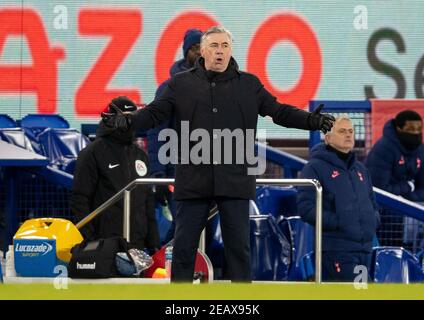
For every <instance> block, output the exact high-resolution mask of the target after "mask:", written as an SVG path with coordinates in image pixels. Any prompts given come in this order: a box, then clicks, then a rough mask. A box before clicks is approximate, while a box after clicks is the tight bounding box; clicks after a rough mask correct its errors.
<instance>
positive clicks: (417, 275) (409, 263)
mask: <svg viewBox="0 0 424 320" xmlns="http://www.w3.org/2000/svg"><path fill="white" fill-rule="evenodd" d="M370 275H371V279H372V280H373V281H374V282H377V283H413V282H423V281H424V273H423V270H422V268H421V265H420V262H419V260H418V259H417V258H416V257H415V256H414V255H412V254H411V253H410V252H409V251H407V250H405V249H404V248H402V247H376V248H374V250H373V260H372V267H371V272H370Z"/></svg>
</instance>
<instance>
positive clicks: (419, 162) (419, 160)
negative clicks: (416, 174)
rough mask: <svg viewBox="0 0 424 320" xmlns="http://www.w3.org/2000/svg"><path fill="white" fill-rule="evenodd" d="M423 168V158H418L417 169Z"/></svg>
mask: <svg viewBox="0 0 424 320" xmlns="http://www.w3.org/2000/svg"><path fill="white" fill-rule="evenodd" d="M419 168H421V159H420V158H417V169H419Z"/></svg>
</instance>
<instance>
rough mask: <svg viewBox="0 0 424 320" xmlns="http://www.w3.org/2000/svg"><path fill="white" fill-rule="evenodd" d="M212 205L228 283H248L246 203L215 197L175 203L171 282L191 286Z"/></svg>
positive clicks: (247, 201)
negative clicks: (215, 212)
mask: <svg viewBox="0 0 424 320" xmlns="http://www.w3.org/2000/svg"><path fill="white" fill-rule="evenodd" d="M213 201H215V202H216V204H217V205H218V210H219V214H220V220H221V231H222V239H223V242H224V250H225V258H226V260H227V265H228V273H229V276H230V280H232V281H234V282H250V281H251V267H250V222H249V200H246V199H233V198H224V197H216V198H213V199H193V200H182V201H177V216H176V228H175V237H174V249H173V254H172V271H171V281H172V282H192V281H193V274H194V264H195V259H196V253H197V248H198V246H199V240H200V234H201V233H202V230H203V228H204V227H205V226H206V222H207V219H208V215H209V209H210V207H211V204H212V203H213Z"/></svg>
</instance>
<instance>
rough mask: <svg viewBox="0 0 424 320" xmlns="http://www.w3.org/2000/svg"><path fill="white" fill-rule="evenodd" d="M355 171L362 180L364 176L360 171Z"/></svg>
mask: <svg viewBox="0 0 424 320" xmlns="http://www.w3.org/2000/svg"><path fill="white" fill-rule="evenodd" d="M357 173H358V177H359V180H361V181H364V176H363V175H362V173H360V172H359V171H357Z"/></svg>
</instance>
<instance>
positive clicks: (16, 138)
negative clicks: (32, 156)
mask: <svg viewBox="0 0 424 320" xmlns="http://www.w3.org/2000/svg"><path fill="white" fill-rule="evenodd" d="M0 140H3V141H5V142H8V143H11V144H13V145H15V146H18V147H21V148H24V149H26V150H29V151H32V152H37V151H36V150H35V149H34V148H33V145H32V144H31V141H30V140H29V139H28V137H27V136H26V135H25V133H24V131H23V130H22V128H19V127H18V128H0ZM37 153H40V152H37Z"/></svg>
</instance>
